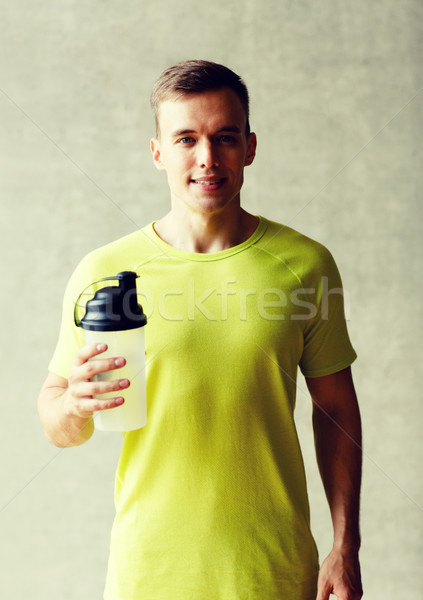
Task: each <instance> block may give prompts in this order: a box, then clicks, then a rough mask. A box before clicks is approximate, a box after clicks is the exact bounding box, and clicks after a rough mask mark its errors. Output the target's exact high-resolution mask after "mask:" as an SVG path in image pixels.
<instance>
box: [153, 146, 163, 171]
mask: <svg viewBox="0 0 423 600" xmlns="http://www.w3.org/2000/svg"><path fill="white" fill-rule="evenodd" d="M150 149H151V154H152V155H153V162H154V165H155V167H156V169H158V170H159V171H164V170H165V168H164V165H163V163H162V159H161V151H160V142H159V140H158V139H156V138H152V139H151V140H150Z"/></svg>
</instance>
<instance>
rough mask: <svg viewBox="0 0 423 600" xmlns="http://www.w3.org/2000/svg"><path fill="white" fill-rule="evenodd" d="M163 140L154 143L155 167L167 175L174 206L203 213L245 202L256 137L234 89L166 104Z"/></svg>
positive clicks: (162, 108)
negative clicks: (242, 193) (244, 189)
mask: <svg viewBox="0 0 423 600" xmlns="http://www.w3.org/2000/svg"><path fill="white" fill-rule="evenodd" d="M159 128H160V132H159V137H158V139H153V140H151V150H152V153H153V159H154V163H155V165H156V167H157V168H158V169H159V170H164V171H166V173H167V177H168V183H169V187H170V191H171V197H172V207H175V208H176V207H178V206H179V207H180V206H182V205H185V207H186V208H188V209H189V210H192V211H195V212H200V213H203V214H213V213H217V212H221V211H222V210H224V209H225V208H227V207H229V206H230V205H233V203H234V202H235V203H237V204H238V205H239V201H240V190H241V187H242V183H243V173H244V167H245V166H247V165H250V164H251V163H252V162H253V160H254V155H255V149H256V136H255V134H254V133H251V134H250V135H249V136H248V138H247V135H246V115H245V111H244V109H243V107H242V104H241V102H240V100H239V98H238V96H237V95H236V94H235V92H234V91H233V90H231V89H230V88H223V89H221V90H213V91H210V92H205V93H202V94H190V95H187V96H184V97H183V98H181V99H180V100H166V101H164V102H162V103H161V104H160V107H159Z"/></svg>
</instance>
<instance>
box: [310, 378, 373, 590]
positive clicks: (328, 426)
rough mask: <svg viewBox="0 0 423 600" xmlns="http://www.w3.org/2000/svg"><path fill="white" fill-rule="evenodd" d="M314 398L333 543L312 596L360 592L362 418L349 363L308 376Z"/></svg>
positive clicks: (314, 410) (314, 426)
mask: <svg viewBox="0 0 423 600" xmlns="http://www.w3.org/2000/svg"><path fill="white" fill-rule="evenodd" d="M306 382H307V386H308V389H309V391H310V394H311V397H312V400H313V428H314V439H315V446H316V455H317V462H318V465H319V470H320V474H321V477H322V481H323V485H324V488H325V492H326V496H327V499H328V502H329V507H330V512H331V517H332V522H333V529H334V544H333V548H332V551H331V552H330V554H329V556H328V557H327V558H326V559H325V561H324V562H323V564H322V566H321V569H320V573H319V580H318V594H317V599H316V600H328V599H329V596H330V594H331V593H333V594H335V595H336V596H337V597H338V600H359V599H360V598H361V597H362V587H361V575H360V565H359V560H358V552H359V548H360V529H359V510H360V487H361V464H362V449H361V419H360V411H359V407H358V402H357V397H356V394H355V390H354V384H353V381H352V376H351V369H350V368H349V367H348V368H347V369H344V370H342V371H339V372H338V373H334V374H333V375H326V376H324V377H308V378H306Z"/></svg>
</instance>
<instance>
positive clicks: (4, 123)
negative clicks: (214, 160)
mask: <svg viewBox="0 0 423 600" xmlns="http://www.w3.org/2000/svg"><path fill="white" fill-rule="evenodd" d="M2 4H3V6H2V9H1V20H0V43H1V47H2V51H1V53H0V74H1V76H0V116H1V135H0V152H1V160H0V189H1V236H0V243H1V260H2V266H1V274H2V284H3V285H2V287H1V313H0V314H1V316H2V321H1V331H2V335H1V357H2V358H1V370H2V394H1V399H2V407H3V409H2V420H1V425H0V427H1V437H0V444H1V478H2V486H1V488H0V511H1V512H0V530H1V535H0V589H1V595H2V597H4V598H13V600H15V599H16V600H19V599H21V598H22V599H23V598H25V599H26V598H31V600H38V599H40V600H41V599H42V600H45V599H46V598H60V599H62V600H65V599H69V600H76V599H85V598H93V599H94V598H101V597H102V589H103V582H104V576H105V570H106V563H107V552H108V539H109V531H110V525H111V521H112V518H113V475H114V469H115V467H116V462H117V458H118V454H119V447H120V437H119V435H115V434H107V433H102V434H99V433H97V434H96V435H95V437H94V438H93V439H92V440H91V441H90V443H89V444H87V445H86V446H84V447H81V448H75V449H70V450H64V451H61V450H58V449H56V448H54V447H53V446H51V445H50V444H49V443H48V442H47V440H46V439H45V438H44V435H43V432H42V430H41V427H40V425H39V423H38V419H37V414H36V397H37V394H38V390H39V388H40V386H41V384H42V382H43V380H44V377H45V375H46V369H47V364H48V361H49V358H50V356H51V354H52V351H53V349H54V345H55V341H56V336H57V330H58V324H59V318H60V308H61V307H60V304H61V299H62V293H63V290H64V286H65V284H66V281H67V279H68V277H69V275H70V273H71V271H72V269H73V267H74V266H75V265H76V263H77V262H78V261H79V260H80V258H81V257H82V256H83V255H84V254H85V253H86V252H87V251H89V250H91V249H93V248H94V247H97V246H99V245H101V244H103V243H105V242H107V241H110V240H112V239H115V238H117V237H119V236H121V235H124V234H127V233H130V232H132V231H134V230H135V229H136V228H138V227H140V226H143V225H144V224H146V223H148V222H149V221H151V220H152V219H153V218H157V217H160V216H161V215H163V214H164V213H165V212H166V210H167V207H168V202H169V200H168V193H167V187H166V183H165V179H164V177H161V175H160V174H159V173H157V171H156V170H155V169H154V167H153V165H152V162H151V159H150V156H149V145H148V141H149V137H150V136H151V135H152V134H153V121H152V118H151V114H150V111H149V103H148V101H149V93H150V89H151V86H152V84H153V82H154V80H155V78H156V77H157V76H158V75H159V73H160V72H161V71H162V69H163V68H165V67H167V66H169V65H170V64H173V63H175V62H177V61H179V60H182V59H186V58H192V57H195V58H207V59H211V60H215V61H218V62H223V63H226V64H228V66H230V67H232V68H233V69H235V70H237V71H239V72H240V73H241V74H242V75H243V76H244V77H245V79H246V81H247V83H248V85H249V88H250V91H251V99H252V119H251V120H252V125H253V128H254V130H255V131H256V132H257V135H258V140H259V146H258V155H257V159H256V162H255V164H254V165H253V166H252V167H250V168H249V169H248V170H247V174H246V175H247V177H246V185H245V189H244V194H243V200H244V205H245V207H246V208H247V209H248V210H250V211H253V212H259V213H261V214H264V215H265V216H268V217H270V218H272V219H275V220H279V221H282V222H284V223H287V224H289V225H291V226H292V227H294V228H296V229H299V230H300V231H302V232H303V233H306V234H307V235H309V236H311V237H314V238H316V239H318V240H319V241H321V242H323V243H324V244H326V245H327V246H328V247H329V248H330V249H331V250H332V252H333V254H334V255H335V257H336V259H337V262H338V265H339V267H340V270H341V273H342V276H343V280H344V285H345V288H346V290H347V291H348V294H349V298H350V314H349V329H350V333H351V337H352V340H353V343H354V345H355V347H356V349H357V352H358V354H359V359H358V361H357V362H356V364H355V366H354V369H353V372H354V376H355V382H356V386H357V390H358V393H359V396H360V399H361V408H362V415H363V424H364V450H365V458H364V482H363V509H362V533H363V548H362V554H361V556H362V569H363V579H364V586H365V590H366V595H365V597H367V598H372V599H373V600H394V599H395V600H397V599H398V598H405V597H406V598H413V599H416V600H417V599H418V598H423V591H422V590H423V580H422V570H421V562H422V558H423V551H422V550H423V549H422V541H421V540H422V539H423V526H422V510H423V487H422V478H421V463H422V459H423V444H422V436H421V430H422V407H421V391H420V385H419V384H420V381H421V376H422V367H421V365H422V358H423V357H422V351H421V342H420V334H421V331H422V324H423V323H422V321H423V319H422V302H421V293H422V286H421V274H422V266H423V265H422V252H421V250H422V246H421V222H422V221H421V218H422V208H421V191H422V175H421V172H422V170H421V165H422V148H421V143H420V141H421V137H422V125H421V124H422V120H421V119H422V99H423V94H422V85H423V75H422V71H421V42H422V23H423V5H422V4H421V2H419V1H418V0H403V1H402V2H401V3H398V2H394V1H392V0H382V1H379V2H367V1H364V0H358V1H357V2H354V3H351V2H349V3H346V2H340V1H339V0H329V1H323V2H319V3H318V2H311V1H310V0H303V1H294V0H292V1H288V0H285V1H279V2H276V1H275V0H262V1H261V2H253V1H252V0H246V1H244V2H242V1H238V2H233V1H228V0H215V1H214V2H212V3H210V4H207V3H198V2H193V1H192V0H183V1H182V0H180V1H179V0H174V1H171V0H166V1H164V0H157V1H156V2H147V1H142V0H141V1H138V2H136V1H134V0H124V1H122V2H111V1H100V0H92V1H91V2H76V1H75V0H44V2H42V3H37V2H35V3H34V2H30V1H29V0H17V1H16V2H9V3H6V2H3V3H2ZM298 388H299V392H298V407H297V420H298V426H299V431H300V436H301V439H302V441H303V447H304V455H305V460H306V463H307V472H308V478H309V486H310V497H311V503H312V520H313V529H314V532H315V536H316V539H317V542H318V545H319V549H320V552H321V554H322V555H324V554H325V552H327V551H328V550H329V548H330V544H331V531H330V521H329V516H328V509H327V505H326V501H325V498H324V494H323V490H322V486H321V484H320V482H319V478H318V474H317V467H316V464H315V458H314V455H313V444H312V436H311V426H310V404H311V403H310V398H309V396H308V394H307V393H306V392H305V384H304V381H303V380H302V379H300V380H299V383H298Z"/></svg>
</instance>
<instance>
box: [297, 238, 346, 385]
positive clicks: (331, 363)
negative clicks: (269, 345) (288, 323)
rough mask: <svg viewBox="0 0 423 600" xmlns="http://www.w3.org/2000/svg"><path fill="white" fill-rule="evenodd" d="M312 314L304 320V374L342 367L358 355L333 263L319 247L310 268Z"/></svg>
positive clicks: (317, 375) (310, 375) (342, 292)
mask: <svg viewBox="0 0 423 600" xmlns="http://www.w3.org/2000/svg"><path fill="white" fill-rule="evenodd" d="M313 284H314V285H313V288H314V290H315V294H316V295H315V314H314V315H313V317H312V318H310V319H309V320H307V321H306V323H305V328H304V347H303V353H302V356H301V359H300V363H299V365H300V369H301V372H302V373H303V375H304V376H306V377H321V376H323V375H330V374H332V373H336V372H337V371H341V370H342V369H345V368H346V367H348V366H349V365H351V363H352V362H354V360H355V359H356V358H357V354H356V352H355V350H354V348H353V347H352V345H351V341H350V338H349V335H348V330H347V324H346V320H345V312H344V290H343V287H342V281H341V277H340V274H339V271H338V268H337V266H336V263H335V261H334V259H333V257H332V255H331V254H330V252H329V251H328V250H326V248H323V247H321V250H320V252H319V256H318V260H317V261H316V265H315V267H314V269H313Z"/></svg>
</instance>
